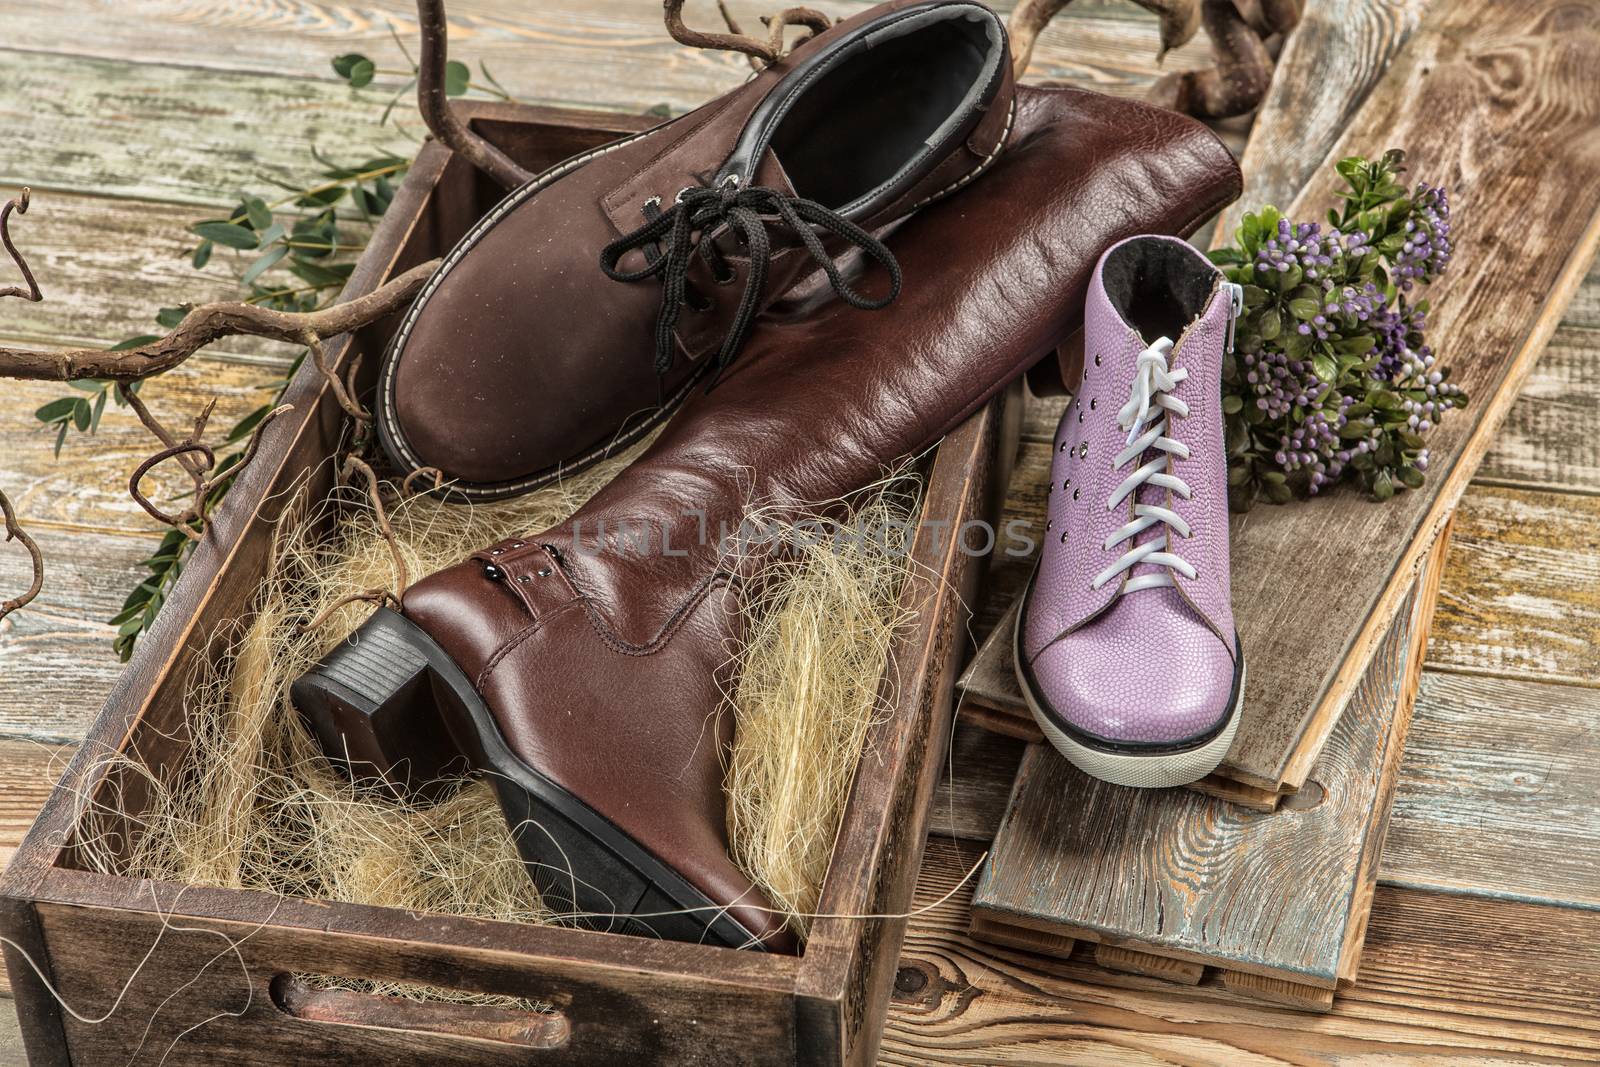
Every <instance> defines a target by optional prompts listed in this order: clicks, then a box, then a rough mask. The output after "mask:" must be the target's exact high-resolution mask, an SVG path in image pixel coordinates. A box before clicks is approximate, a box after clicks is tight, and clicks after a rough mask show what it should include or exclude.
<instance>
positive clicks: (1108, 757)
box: [1011, 615, 1245, 789]
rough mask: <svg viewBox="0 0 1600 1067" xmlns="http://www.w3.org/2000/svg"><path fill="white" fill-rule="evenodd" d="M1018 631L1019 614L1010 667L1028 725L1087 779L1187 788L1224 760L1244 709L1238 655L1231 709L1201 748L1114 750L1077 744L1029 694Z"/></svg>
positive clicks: (1037, 698) (1020, 629) (1033, 694)
mask: <svg viewBox="0 0 1600 1067" xmlns="http://www.w3.org/2000/svg"><path fill="white" fill-rule="evenodd" d="M1022 632H1023V621H1022V616H1020V615H1019V616H1018V618H1017V631H1016V635H1015V637H1014V638H1013V639H1012V642H1011V664H1012V669H1013V670H1015V671H1016V675H1017V683H1018V686H1019V688H1021V690H1022V695H1023V697H1024V698H1025V699H1026V700H1027V702H1028V711H1029V712H1031V713H1032V714H1033V721H1034V722H1036V723H1038V724H1039V729H1040V730H1041V731H1043V732H1044V736H1045V739H1046V740H1048V741H1049V742H1050V744H1051V745H1053V746H1054V747H1055V750H1056V751H1057V752H1059V753H1061V754H1062V755H1063V756H1065V757H1066V758H1067V761H1068V762H1070V763H1071V764H1072V765H1073V766H1074V767H1076V768H1078V769H1079V770H1080V771H1082V772H1083V773H1084V774H1087V775H1089V776H1090V777H1091V778H1098V779H1099V780H1100V781H1102V782H1110V783H1111V784H1112V785H1125V786H1131V787H1133V788H1135V789H1166V788H1169V787H1171V786H1178V785H1189V784H1190V783H1192V782H1198V781H1199V780H1200V779H1202V778H1204V777H1205V776H1206V775H1208V774H1210V773H1211V772H1212V771H1214V770H1216V769H1217V767H1218V766H1219V765H1220V764H1221V763H1222V761H1223V759H1224V758H1225V757H1226V756H1227V755H1228V749H1230V748H1232V747H1233V735H1234V734H1235V733H1237V732H1238V730H1239V719H1240V718H1241V717H1242V715H1241V713H1242V712H1243V710H1244V683H1245V662H1244V654H1243V652H1242V651H1240V653H1239V671H1238V676H1237V678H1235V680H1234V686H1233V706H1232V707H1230V708H1229V709H1228V718H1227V721H1226V722H1225V723H1224V725H1223V727H1222V729H1221V730H1219V731H1218V732H1217V733H1216V734H1215V735H1214V736H1212V737H1211V738H1209V739H1207V740H1206V741H1205V742H1204V743H1202V744H1199V745H1194V746H1190V747H1185V748H1181V749H1177V750H1175V751H1165V752H1164V751H1159V750H1157V751H1151V752H1148V753H1144V752H1130V751H1113V750H1111V749H1110V748H1100V747H1097V746H1095V745H1093V744H1087V743H1085V742H1083V741H1080V740H1078V739H1077V738H1074V737H1073V736H1071V735H1070V734H1069V733H1067V731H1065V730H1063V729H1062V728H1061V725H1060V723H1058V722H1057V721H1056V716H1055V715H1054V714H1053V713H1052V712H1051V711H1050V710H1048V705H1047V704H1046V702H1045V701H1044V698H1043V697H1041V696H1039V695H1038V694H1037V693H1036V692H1035V691H1034V686H1033V681H1032V679H1031V678H1030V676H1029V673H1028V672H1027V671H1026V670H1024V669H1023V664H1022Z"/></svg>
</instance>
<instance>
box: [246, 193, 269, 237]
mask: <svg viewBox="0 0 1600 1067" xmlns="http://www.w3.org/2000/svg"><path fill="white" fill-rule="evenodd" d="M244 211H245V218H246V219H248V220H249V222H250V228H251V229H253V230H264V229H266V228H267V227H268V226H271V225H272V209H271V208H269V207H268V206H267V203H266V201H265V200H262V199H261V198H260V197H259V196H252V197H247V198H246V199H245V202H244Z"/></svg>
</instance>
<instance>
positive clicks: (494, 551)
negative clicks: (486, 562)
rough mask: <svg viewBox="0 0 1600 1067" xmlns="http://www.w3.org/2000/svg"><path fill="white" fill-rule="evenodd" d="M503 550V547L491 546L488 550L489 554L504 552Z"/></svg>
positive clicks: (496, 554)
mask: <svg viewBox="0 0 1600 1067" xmlns="http://www.w3.org/2000/svg"><path fill="white" fill-rule="evenodd" d="M504 551H505V549H503V548H491V549H490V550H489V555H491V556H498V555H499V554H500V553H501V552H504Z"/></svg>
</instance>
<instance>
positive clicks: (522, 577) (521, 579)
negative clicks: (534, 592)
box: [517, 574, 533, 583]
mask: <svg viewBox="0 0 1600 1067" xmlns="http://www.w3.org/2000/svg"><path fill="white" fill-rule="evenodd" d="M517 581H519V582H524V583H526V582H531V581H533V579H532V578H530V577H528V576H527V575H526V574H519V575H517Z"/></svg>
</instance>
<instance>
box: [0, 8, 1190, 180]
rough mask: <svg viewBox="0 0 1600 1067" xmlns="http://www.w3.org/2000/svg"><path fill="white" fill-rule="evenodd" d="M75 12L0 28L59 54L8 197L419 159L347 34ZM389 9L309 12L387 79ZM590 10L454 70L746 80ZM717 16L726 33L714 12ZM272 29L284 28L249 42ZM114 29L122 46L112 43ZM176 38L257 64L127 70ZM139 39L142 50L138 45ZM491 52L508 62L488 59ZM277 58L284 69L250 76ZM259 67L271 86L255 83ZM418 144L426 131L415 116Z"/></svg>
mask: <svg viewBox="0 0 1600 1067" xmlns="http://www.w3.org/2000/svg"><path fill="white" fill-rule="evenodd" d="M81 6H82V7H83V8H86V9H92V13H93V14H92V17H93V19H94V21H95V27H96V28H95V30H94V32H93V33H91V34H84V35H81V36H78V37H72V36H69V35H67V34H64V32H63V29H62V24H63V19H62V16H61V15H60V14H59V13H57V12H56V11H55V10H54V9H53V8H43V7H37V6H32V5H19V10H17V11H15V12H12V11H8V12H7V30H8V33H7V41H6V43H7V44H8V45H12V46H13V47H16V46H21V45H23V44H24V43H25V42H29V41H32V42H37V43H39V44H38V46H39V47H44V48H49V49H52V51H50V52H33V51H15V50H13V51H7V52H5V53H4V54H3V55H0V66H3V67H4V69H5V71H6V75H7V88H8V91H7V93H6V94H5V96H4V98H3V99H0V125H3V126H4V127H5V128H6V130H7V136H8V138H10V141H9V144H10V145H11V147H10V148H9V149H8V152H7V155H6V157H5V159H3V160H0V182H3V183H8V184H22V183H27V184H31V185H33V186H34V187H35V188H52V189H70V190H78V191H82V192H92V193H96V194H102V195H117V196H134V197H142V198H148V199H155V200H162V201H173V202H180V203H189V204H211V205H221V204H227V203H230V202H231V200H232V198H233V195H234V191H235V190H237V189H239V188H240V187H241V186H244V185H249V186H251V187H252V188H256V187H262V186H264V185H265V182H264V181H263V178H268V177H270V178H274V179H277V180H280V181H286V182H291V183H299V184H305V183H307V182H309V181H310V180H312V179H313V176H314V175H315V174H316V172H317V171H318V170H319V169H320V167H319V165H318V164H317V163H316V162H315V160H313V159H312V157H311V155H310V152H309V147H310V146H311V145H313V144H315V145H318V146H320V147H321V148H322V149H323V151H325V152H331V153H332V154H333V155H334V156H336V157H343V156H349V155H358V156H363V157H364V156H365V155H366V154H367V153H368V150H369V149H370V148H372V147H374V146H377V147H382V148H385V149H388V150H393V151H396V152H398V153H400V154H404V155H409V154H410V153H411V152H412V151H413V150H414V146H413V145H412V144H411V142H410V141H408V140H407V138H406V137H405V136H403V135H401V134H399V133H398V132H397V131H395V130H394V129H393V128H392V127H382V128H380V127H379V125H378V122H379V118H380V116H381V113H382V111H383V108H384V105H385V103H386V99H387V96H388V94H387V93H384V92H381V91H373V92H366V93H356V92H354V91H352V90H351V89H349V88H348V87H347V86H345V85H343V84H342V83H340V82H338V81H337V79H336V78H335V76H334V74H333V72H332V69H331V67H330V66H329V60H330V59H331V58H332V57H333V56H334V55H335V54H337V53H339V52H342V51H344V50H345V49H346V48H347V47H349V46H350V41H349V37H348V35H343V36H341V35H340V34H339V33H337V32H336V33H335V34H334V37H333V39H332V40H328V41H325V42H322V43H321V44H322V46H321V47H318V41H317V40H316V39H315V35H314V34H310V35H308V34H307V33H306V32H305V28H304V26H302V25H300V23H299V21H298V20H297V19H296V18H295V17H294V15H290V16H289V17H288V19H287V21H288V22H290V23H292V24H293V25H292V26H289V27H285V26H284V25H283V23H284V21H285V20H284V19H282V18H280V17H279V13H280V12H281V10H282V9H281V8H280V6H279V5H270V6H268V5H261V6H260V7H257V8H255V9H252V10H244V11H241V10H239V9H238V7H237V5H222V6H218V5H213V4H204V5H202V4H178V5H174V4H171V3H162V2H145V3H133V4H127V5H116V6H115V7H114V8H111V9H107V8H105V7H103V6H101V5H97V4H88V3H83V4H82V5H81ZM296 6H297V7H299V6H300V5H296ZM305 6H306V7H312V8H314V7H317V6H318V5H305ZM389 7H390V9H391V10H390V11H389V12H388V13H385V12H383V11H381V10H379V11H372V10H368V11H366V12H365V13H359V14H358V13H354V12H353V10H352V9H350V8H346V7H340V8H336V9H332V8H330V9H329V14H328V17H327V18H326V20H324V19H323V18H322V17H320V16H319V15H318V14H317V13H316V12H312V13H311V17H310V19H309V22H311V23H315V24H321V25H331V26H338V25H339V24H341V23H344V24H349V23H351V21H352V20H354V21H355V22H358V23H360V24H361V25H362V27H363V29H361V31H360V33H361V36H362V37H363V39H364V41H365V43H364V45H363V47H368V49H369V51H370V52H371V53H372V56H373V58H374V59H376V60H378V61H379V62H380V64H382V65H383V66H385V67H395V66H397V65H399V64H400V63H401V62H402V61H401V59H400V55H399V50H398V47H397V46H396V45H395V44H394V42H393V41H391V40H390V39H389V37H388V25H389V24H390V22H391V21H393V22H395V23H397V24H399V25H401V26H403V27H405V28H406V30H407V32H409V28H410V26H411V20H412V19H414V13H413V10H412V8H411V5H409V4H403V3H399V2H395V3H391V4H390V5H389ZM589 7H590V5H583V4H580V3H577V2H571V3H568V4H566V5H564V10H556V11H552V10H551V7H550V6H549V5H527V6H525V7H524V8H522V9H520V10H521V16H520V17H521V18H522V19H523V20H524V21H522V22H521V23H517V22H515V21H514V20H510V19H507V18H506V17H505V16H504V12H503V11H501V12H500V13H499V14H494V15H491V14H488V13H485V14H484V15H482V17H481V18H479V19H478V20H476V21H468V22H466V23H464V24H463V30H464V31H465V32H463V33H462V34H461V35H460V39H459V40H458V42H457V53H458V54H459V55H461V56H463V57H467V58H472V57H474V56H484V57H485V58H488V59H489V60H490V66H491V70H493V72H494V73H495V76H496V77H497V78H499V79H501V80H502V81H503V82H505V83H506V84H507V86H508V87H509V88H510V89H511V91H512V92H513V93H515V94H517V95H518V96H519V97H521V98H523V99H525V100H526V101H528V102H538V103H569V104H571V103H580V104H583V105H585V106H590V107H595V106H599V107H611V108H618V109H621V110H625V111H634V112H637V111H642V110H645V109H647V108H649V107H651V106H653V105H656V104H660V103H665V104H667V105H669V106H670V107H672V108H674V109H678V110H683V109H687V108H690V107H694V106H697V105H698V104H700V103H703V102H704V101H705V100H706V99H708V98H710V97H711V96H714V95H717V94H718V93H721V92H725V91H727V90H728V89H731V88H734V87H735V86H737V85H738V84H739V83H740V82H742V81H743V80H744V79H745V78H746V77H748V75H749V67H748V66H747V65H746V64H745V62H744V60H743V58H742V57H740V56H736V55H733V54H731V53H715V54H713V53H706V52H696V51H693V50H690V49H686V48H683V47H682V46H680V45H678V44H676V43H675V42H673V41H672V40H671V39H670V38H668V37H667V35H666V33H665V31H664V30H663V29H662V27H661V23H660V18H661V16H660V8H659V6H652V5H648V4H637V5H619V6H617V7H615V8H613V9H612V11H611V12H610V13H609V14H601V15H599V16H596V15H595V14H594V13H593V12H592V11H590V10H589ZM402 11H403V12H404V14H403V15H402V14H401V12H402ZM709 14H710V15H711V17H713V18H715V17H716V15H715V10H714V9H713V10H711V11H710V12H709ZM13 16H15V20H16V23H17V24H16V25H13V23H12V19H13ZM83 17H84V18H88V17H90V15H89V14H87V13H86V14H84V15H83ZM457 17H458V18H465V17H466V13H457ZM263 19H265V20H268V21H270V22H273V23H274V24H276V25H277V27H278V28H277V29H275V30H261V29H259V28H253V27H252V23H253V22H259V21H261V20H263ZM108 20H109V21H110V22H112V23H113V24H114V25H115V27H116V28H117V29H118V30H119V31H122V32H117V33H112V32H111V27H108V26H107V25H106V23H107V22H108ZM30 27H31V28H30ZM474 31H476V32H474ZM174 32H180V33H188V34H190V35H195V34H198V35H199V39H198V40H196V41H195V43H194V44H193V45H192V47H191V48H190V49H189V51H190V52H191V53H193V52H199V51H202V50H203V51H204V53H205V54H206V55H207V56H215V55H216V54H217V52H218V50H219V48H221V49H222V50H223V51H224V52H226V51H227V48H228V46H227V45H226V43H225V42H226V41H228V40H229V39H232V40H234V41H235V42H236V48H237V52H236V54H235V56H236V57H237V56H238V55H243V54H245V53H248V54H249V56H250V57H251V59H252V61H253V62H252V63H251V64H247V65H249V66H250V71H249V72H245V71H240V70H236V69H217V68H216V67H211V68H206V67H196V66H189V65H184V66H176V65H174V66H166V65H154V64H149V63H130V62H128V61H127V60H126V58H125V57H126V56H128V55H145V56H149V55H161V56H167V55H170V54H171V51H172V50H171V41H172V36H171V35H172V34H173V33H174ZM1055 34H1059V44H1058V45H1056V46H1052V48H1050V49H1046V50H1044V51H1043V52H1041V53H1040V54H1039V63H1038V74H1039V76H1048V77H1056V78H1061V79H1063V80H1067V81H1071V82H1073V83H1074V84H1079V85H1086V86H1092V87H1094V88H1098V89H1102V90H1105V91H1108V92H1118V93H1121V94H1123V95H1139V94H1141V93H1143V92H1144V90H1145V89H1146V88H1147V87H1148V86H1149V84H1150V83H1151V81H1152V80H1153V79H1154V78H1155V76H1156V75H1157V74H1158V73H1159V70H1158V68H1157V67H1156V65H1155V56H1154V48H1155V27H1154V24H1153V23H1151V22H1149V21H1148V20H1143V19H1135V20H1126V19H1114V18H1076V19H1064V20H1063V25H1062V26H1061V27H1059V28H1057V29H1056V30H1053V31H1052V36H1054V35H1055ZM144 39H148V42H149V43H148V45H141V40H144ZM92 41H109V42H114V44H113V47H114V48H115V49H116V56H115V57H114V58H113V57H96V56H82V55H65V54H60V52H59V51H57V50H60V49H63V48H74V47H75V46H77V45H79V44H87V42H92ZM495 41H498V42H500V45H501V48H500V50H499V52H498V54H492V55H491V54H490V53H496V52H497V50H496V49H495V48H494V47H490V45H491V44H492V42H495ZM273 42H276V43H275V44H274V43H273ZM269 45H271V47H269ZM274 54H276V55H277V56H278V59H277V60H275V61H269V59H266V58H263V59H262V60H261V61H260V62H254V60H255V58H256V57H258V56H261V57H270V56H272V55H274ZM1206 62H1208V60H1207V59H1206V51H1205V47H1204V45H1203V44H1202V43H1200V42H1198V41H1197V42H1195V43H1194V44H1192V45H1190V46H1189V47H1188V48H1187V49H1185V50H1183V51H1182V52H1181V53H1179V54H1175V55H1173V56H1170V57H1168V60H1167V65H1168V68H1170V69H1180V68H1181V67H1182V66H1183V65H1184V64H1186V63H1187V64H1189V65H1203V64H1204V63H1206ZM262 64H265V65H267V66H268V67H269V68H270V69H271V70H272V71H273V73H260V72H258V71H259V70H260V66H261V65H262ZM229 65H232V64H231V62H230V63H229ZM623 72H626V75H627V76H626V77H622V76H620V75H621V74H622V73H623ZM398 84H399V83H398V81H397V82H396V87H398ZM407 106H409V105H407ZM402 114H404V112H402ZM410 126H411V127H412V128H420V123H418V122H417V121H416V120H415V118H414V116H413V118H412V120H411V122H410Z"/></svg>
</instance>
